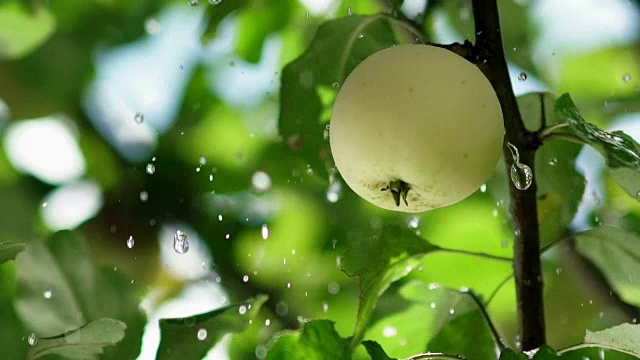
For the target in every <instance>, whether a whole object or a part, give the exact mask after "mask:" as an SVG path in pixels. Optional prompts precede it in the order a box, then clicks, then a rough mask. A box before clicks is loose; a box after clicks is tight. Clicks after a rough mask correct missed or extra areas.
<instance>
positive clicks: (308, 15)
mask: <svg viewBox="0 0 640 360" xmlns="http://www.w3.org/2000/svg"><path fill="white" fill-rule="evenodd" d="M304 17H305V18H306V19H307V20H309V19H310V18H311V14H309V12H308V11H307V13H306V14H305V15H304Z"/></svg>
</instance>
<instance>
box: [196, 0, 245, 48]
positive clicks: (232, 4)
mask: <svg viewBox="0 0 640 360" xmlns="http://www.w3.org/2000/svg"><path fill="white" fill-rule="evenodd" d="M247 2H248V1H247V0H232V1H227V0H223V1H220V3H218V4H216V5H209V4H206V10H205V14H204V19H205V21H206V26H205V29H204V32H203V33H202V36H201V40H202V41H209V40H211V39H213V38H214V37H215V36H216V32H217V31H218V26H219V25H220V23H221V22H222V20H224V18H226V17H227V15H229V14H231V13H232V12H234V11H236V10H238V9H240V8H242V7H244V6H245V5H246V4H247Z"/></svg>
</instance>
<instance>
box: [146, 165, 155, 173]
mask: <svg viewBox="0 0 640 360" xmlns="http://www.w3.org/2000/svg"><path fill="white" fill-rule="evenodd" d="M146 170H147V174H149V175H153V173H155V172H156V166H155V165H153V164H147V168H146Z"/></svg>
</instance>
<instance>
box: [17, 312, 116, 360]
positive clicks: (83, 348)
mask: <svg viewBox="0 0 640 360" xmlns="http://www.w3.org/2000/svg"><path fill="white" fill-rule="evenodd" d="M126 328H127V325H126V324H125V323H123V322H122V321H118V320H114V319H108V318H104V319H99V320H96V321H93V322H91V323H89V324H87V325H84V326H82V327H80V328H78V329H75V330H71V331H67V332H65V333H64V334H62V335H59V336H54V337H49V338H39V339H38V342H37V343H36V344H35V346H32V347H31V348H29V351H28V352H27V357H26V359H29V360H30V359H38V358H40V357H43V356H47V355H57V356H60V357H62V358H64V359H78V360H82V359H91V358H93V357H94V356H97V355H99V354H102V353H103V351H104V350H103V349H104V348H105V347H107V346H112V345H115V344H117V343H118V342H119V341H121V340H122V338H124V333H125V329H126Z"/></svg>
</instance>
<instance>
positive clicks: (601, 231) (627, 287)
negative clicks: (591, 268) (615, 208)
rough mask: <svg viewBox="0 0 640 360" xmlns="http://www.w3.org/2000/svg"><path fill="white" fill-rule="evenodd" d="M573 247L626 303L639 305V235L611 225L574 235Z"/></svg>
mask: <svg viewBox="0 0 640 360" xmlns="http://www.w3.org/2000/svg"><path fill="white" fill-rule="evenodd" d="M576 247H577V248H578V250H579V251H580V252H581V253H582V254H584V255H585V256H586V257H587V258H589V260H591V261H592V262H593V263H594V264H595V265H596V266H598V268H599V269H600V271H602V273H603V274H604V276H605V277H606V278H607V280H608V281H609V283H610V284H611V286H612V287H613V288H614V289H615V290H616V291H617V292H618V293H619V294H620V296H621V297H622V298H623V299H624V300H625V301H627V302H629V303H631V304H635V305H640V286H638V284H640V279H639V278H638V277H637V276H635V275H634V274H640V236H638V235H637V234H634V233H632V232H629V231H626V230H624V229H620V228H615V227H612V226H603V227H598V228H595V229H592V230H588V231H585V232H582V233H579V234H578V235H576Z"/></svg>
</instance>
